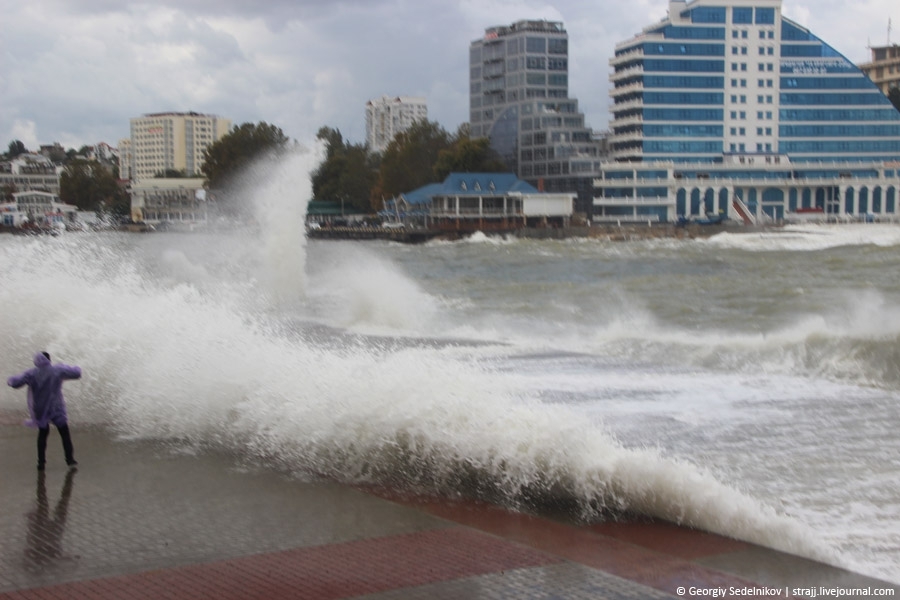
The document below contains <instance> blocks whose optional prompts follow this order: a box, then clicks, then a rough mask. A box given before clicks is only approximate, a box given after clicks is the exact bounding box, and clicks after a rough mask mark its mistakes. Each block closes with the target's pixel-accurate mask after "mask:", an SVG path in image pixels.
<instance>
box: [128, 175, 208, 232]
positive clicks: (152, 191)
mask: <svg viewBox="0 0 900 600" xmlns="http://www.w3.org/2000/svg"><path fill="white" fill-rule="evenodd" d="M203 184H204V180H203V179H202V178H191V179H184V178H175V179H162V178H159V179H141V180H138V181H136V182H134V183H133V185H132V187H131V220H132V221H134V222H135V223H146V224H148V225H159V224H161V223H165V224H167V225H172V226H175V227H183V228H186V229H192V228H193V227H195V226H198V225H203V224H205V223H206V222H207V218H208V214H207V201H206V190H205V189H204V187H203Z"/></svg>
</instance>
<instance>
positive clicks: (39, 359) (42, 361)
mask: <svg viewBox="0 0 900 600" xmlns="http://www.w3.org/2000/svg"><path fill="white" fill-rule="evenodd" d="M49 364H50V359H49V358H47V357H46V356H44V353H43V352H38V353H37V354H35V355H34V366H36V367H38V368H40V367H46V366H47V365H49Z"/></svg>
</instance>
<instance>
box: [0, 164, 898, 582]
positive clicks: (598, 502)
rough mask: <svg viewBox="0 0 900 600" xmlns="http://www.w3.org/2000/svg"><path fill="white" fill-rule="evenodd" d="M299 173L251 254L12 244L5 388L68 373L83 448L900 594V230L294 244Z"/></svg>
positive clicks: (299, 233)
mask: <svg viewBox="0 0 900 600" xmlns="http://www.w3.org/2000/svg"><path fill="white" fill-rule="evenodd" d="M314 162H315V159H314V156H313V155H310V154H307V155H303V154H299V155H297V156H296V157H293V158H291V159H290V160H288V161H286V162H285V163H284V164H283V165H281V166H280V167H279V169H278V170H277V172H276V173H273V174H271V176H270V177H268V178H267V180H266V183H265V184H264V185H257V186H253V188H252V190H253V191H252V193H250V192H248V202H253V204H254V206H255V210H256V211H257V212H256V214H257V221H258V227H253V228H251V229H232V230H228V231H218V232H212V231H208V232H194V233H151V234H125V233H113V232H98V233H88V232H78V233H76V232H72V233H64V234H63V235H60V236H57V237H51V236H40V237H26V236H12V235H3V236H0V281H2V285H0V355H2V356H3V358H4V370H5V372H7V373H14V372H19V371H21V370H23V369H25V368H27V367H29V366H30V365H29V364H28V361H27V357H28V356H30V355H31V354H32V353H33V352H34V351H35V350H36V349H47V350H48V351H50V352H51V353H52V354H53V356H54V358H56V359H58V360H60V361H63V362H70V363H74V364H78V365H80V366H81V367H82V368H83V369H84V378H83V380H82V381H81V382H80V383H79V384H78V385H71V386H69V387H67V389H66V393H67V399H68V401H69V408H70V418H71V421H72V422H73V423H74V424H77V425H79V426H84V425H90V426H96V427H103V428H106V429H108V430H109V431H110V433H112V434H113V435H115V436H119V437H121V438H122V439H147V440H165V441H170V442H173V443H179V444H184V445H188V446H191V447H193V448H196V449H197V450H198V451H209V452H226V453H231V454H233V455H234V456H235V457H240V459H241V460H247V461H253V462H254V463H256V464H257V465H259V466H260V468H272V469H280V470H287V471H289V472H292V473H296V474H297V476H298V477H302V476H303V474H304V473H306V474H315V476H324V477H329V478H334V479H337V480H339V481H344V482H348V483H375V484H379V485H386V486H391V487H394V488H398V489H402V490H404V491H412V492H416V493H423V494H431V495H439V496H450V497H455V496H466V497H475V498H481V499H485V500H488V501H491V502H495V503H498V504H502V505H505V506H509V507H511V508H514V509H517V510H524V511H532V512H538V513H545V514H549V515H552V516H555V517H565V518H567V519H571V520H574V521H580V522H584V523H590V522H595V521H598V520H602V519H617V518H634V517H640V516H650V517H656V518H662V519H666V520H670V521H674V522H677V523H682V524H687V525H691V526H695V527H698V528H702V529H705V530H708V531H712V532H717V533H720V534H724V535H727V536H732V537H735V538H738V539H741V540H745V541H750V542H754V543H758V544H761V545H764V546H768V547H772V548H776V549H780V550H785V551H788V552H791V553H794V554H799V555H802V556H806V557H810V558H814V559H817V560H822V561H825V562H829V563H831V564H835V565H839V566H843V567H845V568H850V569H852V570H854V571H857V572H860V573H863V574H867V575H872V576H875V577H879V578H881V579H885V580H888V581H892V582H894V583H900V494H898V485H900V483H898V482H900V435H898V434H897V432H898V430H900V226H891V225H877V224H866V225H843V226H805V227H786V228H783V229H779V230H772V231H770V232H763V233H759V232H757V233H745V234H719V235H715V236H712V237H709V238H706V239H697V240H674V239H655V240H644V241H629V242H613V241H605V240H601V239H569V240H556V241H537V240H520V239H515V238H503V237H490V236H485V235H482V234H475V235H474V236H472V237H470V238H468V239H464V240H462V241H457V242H438V241H436V242H431V243H428V244H425V245H417V246H409V245H401V244H393V243H389V242H381V241H369V242H335V241H308V240H306V238H305V234H304V226H303V222H304V211H305V206H304V203H303V202H302V201H300V200H299V199H302V198H307V197H308V196H309V195H310V194H309V171H310V169H311V168H312V167H313V166H314ZM21 404H22V399H21V394H18V393H16V392H14V391H12V390H9V389H6V388H5V387H4V390H0V413H4V414H14V415H19V414H21V411H22V406H21Z"/></svg>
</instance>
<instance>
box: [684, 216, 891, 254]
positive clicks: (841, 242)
mask: <svg viewBox="0 0 900 600" xmlns="http://www.w3.org/2000/svg"><path fill="white" fill-rule="evenodd" d="M697 243H698V244H703V245H709V246H716V247H721V248H737V249H741V250H748V251H756V252H769V251H774V250H791V251H815V250H825V249H828V248H838V247H841V246H859V245H874V246H885V247H887V246H897V245H900V227H897V226H896V225H884V224H874V223H868V224H855V225H853V224H844V225H789V226H786V227H784V228H783V229H780V230H773V231H768V232H760V233H720V234H717V235H715V236H712V237H710V238H708V239H706V240H697Z"/></svg>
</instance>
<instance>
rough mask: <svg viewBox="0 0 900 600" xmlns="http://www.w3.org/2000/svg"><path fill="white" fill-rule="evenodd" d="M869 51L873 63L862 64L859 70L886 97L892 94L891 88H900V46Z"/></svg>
mask: <svg viewBox="0 0 900 600" xmlns="http://www.w3.org/2000/svg"><path fill="white" fill-rule="evenodd" d="M869 49H870V50H871V51H872V60H871V62H867V63H864V64H861V65H859V68H860V69H862V71H863V73H865V74H866V75H868V76H869V79H871V80H872V81H874V82H875V85H877V86H878V88H879V89H880V90H881V91H882V92H884V94H885V95H887V94H890V92H891V88H900V46H898V45H897V44H892V45H890V46H878V47H875V48H869Z"/></svg>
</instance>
